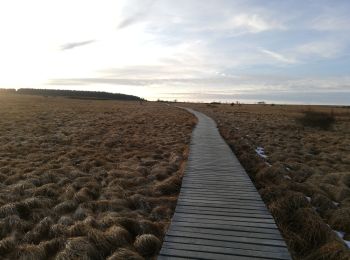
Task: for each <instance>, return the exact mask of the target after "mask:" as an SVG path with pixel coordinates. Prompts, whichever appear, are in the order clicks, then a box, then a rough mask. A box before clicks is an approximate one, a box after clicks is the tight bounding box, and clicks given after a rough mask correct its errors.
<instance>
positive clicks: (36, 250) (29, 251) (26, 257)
mask: <svg viewBox="0 0 350 260" xmlns="http://www.w3.org/2000/svg"><path fill="white" fill-rule="evenodd" d="M46 258H47V256H46V251H45V247H43V246H42V245H33V244H24V245H21V246H19V247H17V248H16V259H21V260H44V259H46Z"/></svg>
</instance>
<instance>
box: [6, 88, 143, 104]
mask: <svg viewBox="0 0 350 260" xmlns="http://www.w3.org/2000/svg"><path fill="white" fill-rule="evenodd" d="M0 93H9V94H22V95H38V96H51V97H69V98H82V99H104V100H127V101H140V100H142V98H140V97H137V96H133V95H126V94H120V93H109V92H103V91H82V90H63V89H33V88H20V89H18V90H16V89H0Z"/></svg>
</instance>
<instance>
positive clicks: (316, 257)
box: [305, 242, 350, 260]
mask: <svg viewBox="0 0 350 260" xmlns="http://www.w3.org/2000/svg"><path fill="white" fill-rule="evenodd" d="M347 259H350V252H349V250H347V249H345V248H344V246H342V245H341V244H340V243H337V242H330V243H327V244H325V245H324V246H322V247H321V248H319V249H318V250H315V251H314V252H312V253H311V254H310V255H309V256H308V257H307V258H305V260H347Z"/></svg>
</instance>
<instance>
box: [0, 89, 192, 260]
mask: <svg viewBox="0 0 350 260" xmlns="http://www.w3.org/2000/svg"><path fill="white" fill-rule="evenodd" d="M194 125H195V118H194V117H193V116H192V115H190V114H189V113H187V112H185V111H182V110H179V109H174V108H172V107H168V106H165V105H164V104H159V103H150V102H145V103H143V104H142V105H141V104H140V103H138V102H121V101H93V100H73V99H65V98H54V97H38V96H18V95H17V96H16V95H11V94H3V95H0V258H1V259H33V260H34V259H36V260H38V259H144V258H146V259H154V258H155V256H156V254H157V253H158V250H159V249H160V245H161V241H162V238H163V236H164V233H165V231H166V229H167V226H168V224H169V220H170V217H171V216H172V214H173V211H174V208H175V205H176V200H177V195H178V192H179V188H180V185H181V177H182V172H183V171H182V170H183V166H184V165H183V164H184V161H185V159H186V156H187V153H188V144H189V142H190V136H191V132H192V128H193V126H194Z"/></svg>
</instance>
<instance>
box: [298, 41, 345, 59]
mask: <svg viewBox="0 0 350 260" xmlns="http://www.w3.org/2000/svg"><path fill="white" fill-rule="evenodd" d="M343 45H344V42H343V41H340V40H339V39H334V40H321V41H313V42H308V43H305V44H302V45H299V46H297V47H296V48H295V50H296V52H297V53H299V54H302V55H305V56H307V57H308V58H309V57H312V56H316V57H321V58H334V57H336V56H337V55H339V54H341V53H342V52H343V49H344V46H343ZM305 56H304V58H305Z"/></svg>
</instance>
